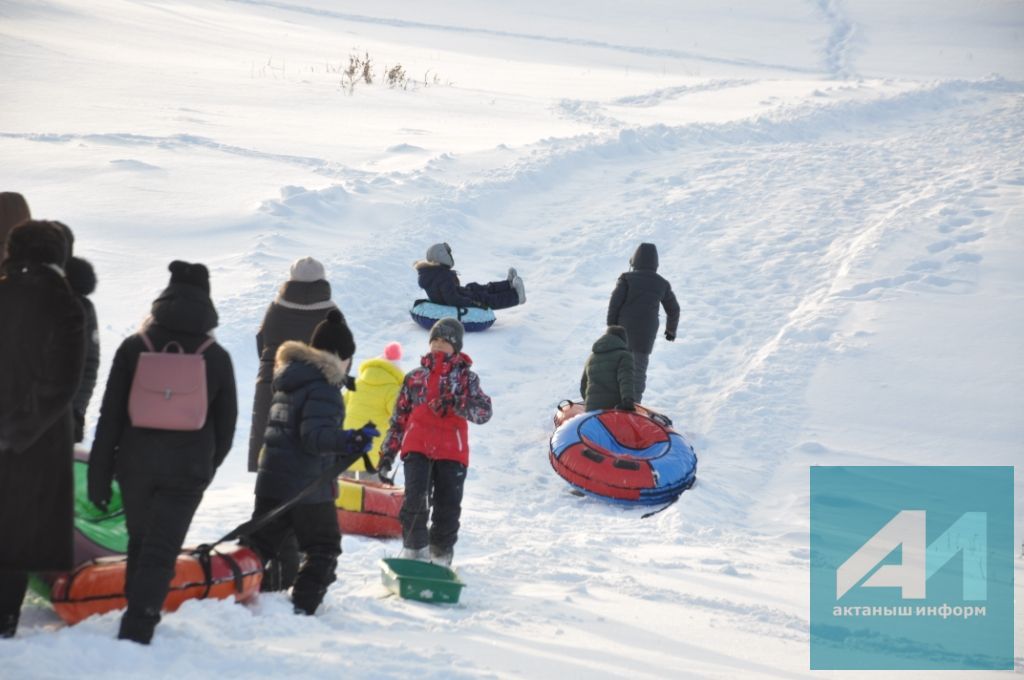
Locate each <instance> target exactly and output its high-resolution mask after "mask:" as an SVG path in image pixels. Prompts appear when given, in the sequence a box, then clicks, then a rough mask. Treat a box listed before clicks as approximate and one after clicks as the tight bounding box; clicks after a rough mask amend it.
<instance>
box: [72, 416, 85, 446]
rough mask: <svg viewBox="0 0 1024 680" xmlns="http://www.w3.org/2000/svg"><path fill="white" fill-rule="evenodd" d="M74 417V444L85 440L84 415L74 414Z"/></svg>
mask: <svg viewBox="0 0 1024 680" xmlns="http://www.w3.org/2000/svg"><path fill="white" fill-rule="evenodd" d="M74 416H75V443H76V444H77V443H79V442H81V441H82V440H83V439H85V414H84V413H79V412H78V411H75V412H74Z"/></svg>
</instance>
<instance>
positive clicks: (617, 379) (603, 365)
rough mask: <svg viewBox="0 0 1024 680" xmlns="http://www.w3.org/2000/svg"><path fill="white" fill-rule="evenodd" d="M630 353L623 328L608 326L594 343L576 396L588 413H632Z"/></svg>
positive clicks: (632, 383)
mask: <svg viewBox="0 0 1024 680" xmlns="http://www.w3.org/2000/svg"><path fill="white" fill-rule="evenodd" d="M633 389H634V379H633V354H632V353H631V352H630V351H629V347H628V345H627V342H626V329H624V328H623V327H622V326H609V327H608V330H607V331H606V332H605V334H604V335H602V336H601V337H600V338H598V340H597V342H595V343H594V349H593V353H592V354H591V355H590V357H589V358H588V359H587V364H586V366H584V367H583V377H582V378H581V379H580V396H582V397H583V399H584V401H585V407H586V409H587V410H588V411H596V410H598V409H608V408H619V409H623V410H625V411H632V410H633V404H634V402H633Z"/></svg>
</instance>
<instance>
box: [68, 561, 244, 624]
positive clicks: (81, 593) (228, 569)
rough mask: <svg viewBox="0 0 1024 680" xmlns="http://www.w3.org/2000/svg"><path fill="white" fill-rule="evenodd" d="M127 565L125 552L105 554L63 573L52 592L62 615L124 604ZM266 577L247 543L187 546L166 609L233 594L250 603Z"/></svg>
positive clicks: (72, 618)
mask: <svg viewBox="0 0 1024 680" xmlns="http://www.w3.org/2000/svg"><path fill="white" fill-rule="evenodd" d="M127 564H128V562H127V558H126V557H125V556H123V555H121V556H115V557H100V558H97V559H95V560H92V561H90V562H86V563H85V564H82V565H79V566H78V567H77V568H76V569H75V570H74V571H72V572H69V573H65V574H61V575H60V577H59V578H58V579H57V580H56V582H55V583H54V584H53V590H52V591H51V598H52V602H53V608H54V609H55V610H56V611H57V615H58V616H60V618H61V619H63V620H64V621H65V623H68V624H69V625H73V624H76V623H78V622H79V621H82V620H83V619H85V618H88V617H90V616H92V615H93V614H105V613H107V612H110V611H114V610H116V609H124V608H125V607H126V606H127V605H128V602H127V600H126V599H125V596H124V579H125V569H126V567H127ZM262 580H263V564H262V562H260V558H259V557H257V556H256V553H254V552H253V551H252V550H250V549H248V548H245V547H243V546H236V547H235V548H234V549H233V550H230V551H225V552H218V551H216V550H214V551H212V552H205V551H201V550H199V549H190V550H184V551H182V553H181V554H180V555H178V562H177V564H176V565H175V568H174V578H173V579H171V589H170V591H168V593H167V599H165V600H164V606H163V610H164V611H165V612H173V611H175V610H176V609H177V608H178V607H180V606H181V605H182V603H184V602H185V601H186V600H201V599H204V598H214V599H217V600H224V599H227V598H229V597H232V596H234V598H235V601H236V602H248V601H249V600H251V599H252V598H253V597H254V596H255V595H256V594H257V593H258V592H259V590H260V583H261V582H262Z"/></svg>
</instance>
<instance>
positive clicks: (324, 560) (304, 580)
mask: <svg viewBox="0 0 1024 680" xmlns="http://www.w3.org/2000/svg"><path fill="white" fill-rule="evenodd" d="M337 566H338V559H337V557H335V556H334V555H331V554H316V553H312V554H309V553H307V555H306V559H305V560H304V561H303V563H302V567H301V568H300V569H299V575H298V577H297V578H296V579H295V587H293V588H292V604H293V605H295V613H296V614H306V615H307V616H312V615H313V613H314V612H316V608H317V607H319V606H320V603H321V602H323V599H324V595H326V594H327V586H329V585H331V584H332V583H334V580H335V578H336V576H335V575H334V570H335V569H336V568H337Z"/></svg>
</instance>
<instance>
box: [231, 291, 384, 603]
mask: <svg viewBox="0 0 1024 680" xmlns="http://www.w3.org/2000/svg"><path fill="white" fill-rule="evenodd" d="M355 350H356V344H355V341H354V340H353V339H352V333H351V331H349V329H348V326H346V325H345V322H344V320H343V319H342V316H341V312H339V311H338V310H336V309H332V310H331V311H330V312H328V313H327V317H326V318H325V319H324V320H323V321H321V322H320V323H319V324H318V325H317V326H316V328H315V329H314V331H313V333H312V337H311V338H310V341H309V344H306V343H304V342H299V341H296V340H289V341H286V342H284V343H283V344H282V345H281V346H280V347H279V348H278V350H277V356H276V358H275V361H274V380H273V387H274V395H273V398H272V400H271V406H270V412H269V413H270V418H269V421H268V423H267V436H266V445H265V447H264V451H263V454H262V455H261V456H260V461H259V471H258V473H257V475H256V507H255V509H254V510H253V517H261V516H263V515H266V514H267V513H269V512H271V511H273V510H274V509H275V508H277V507H278V506H280V505H282V504H284V503H287V502H288V501H290V500H292V499H293V498H295V497H296V496H298V495H299V494H300V493H301V492H303V491H304V490H305V489H307V487H309V486H311V485H314V484H316V486H315V488H313V490H312V492H310V493H308V494H307V495H306V496H304V497H303V498H302V499H301V500H300V501H299V503H298V504H296V505H295V506H294V507H292V508H291V509H289V510H288V511H287V512H285V513H284V514H282V515H280V516H278V517H276V518H274V519H273V520H271V521H270V522H269V523H268V524H265V525H264V526H262V527H260V528H259V529H257V530H256V531H255V532H254V533H252V534H251V535H250V536H249V537H248V538H247V540H246V543H247V545H249V546H250V547H252V548H253V549H254V550H255V551H256V552H257V553H258V554H259V555H260V557H261V558H262V559H263V561H264V563H267V562H269V561H270V560H275V559H278V552H279V550H280V547H281V545H282V543H283V541H284V539H285V536H286V534H288V533H289V532H294V533H295V535H296V537H297V538H298V543H299V548H300V549H301V550H302V552H304V553H305V554H306V557H305V559H304V560H303V562H302V566H301V567H300V568H299V572H298V575H297V576H296V578H295V585H294V587H293V588H292V595H291V598H292V605H293V606H294V608H295V613H296V614H307V615H310V616H312V615H313V613H314V612H316V609H317V607H319V606H320V603H321V602H322V601H323V599H324V595H325V594H326V593H327V587H328V586H329V585H330V584H331V583H333V582H334V580H335V575H334V571H335V569H336V567H337V565H338V555H340V554H341V530H340V529H339V527H338V516H337V512H336V510H335V508H334V499H335V498H336V497H337V495H338V482H337V479H336V475H334V476H330V477H329V478H328V479H325V480H323V481H322V482H320V483H319V484H317V480H318V479H319V478H320V477H321V476H322V474H323V473H324V471H325V470H328V469H337V468H339V467H340V468H344V467H347V465H346V463H348V464H350V463H351V462H352V461H354V460H355V459H356V458H359V457H360V456H362V455H363V454H364V453H366V451H368V450H369V448H370V445H371V443H372V442H373V438H374V437H376V436H377V435H378V434H379V432H378V431H377V428H376V427H374V425H373V423H365V424H364V425H363V427H362V428H361V429H359V430H343V429H341V425H342V422H343V420H344V417H345V406H344V403H343V402H342V399H341V387H342V384H343V383H344V382H345V378H346V376H347V375H348V368H349V364H350V363H351V361H352V355H353V354H354V353H355ZM339 472H340V470H339Z"/></svg>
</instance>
